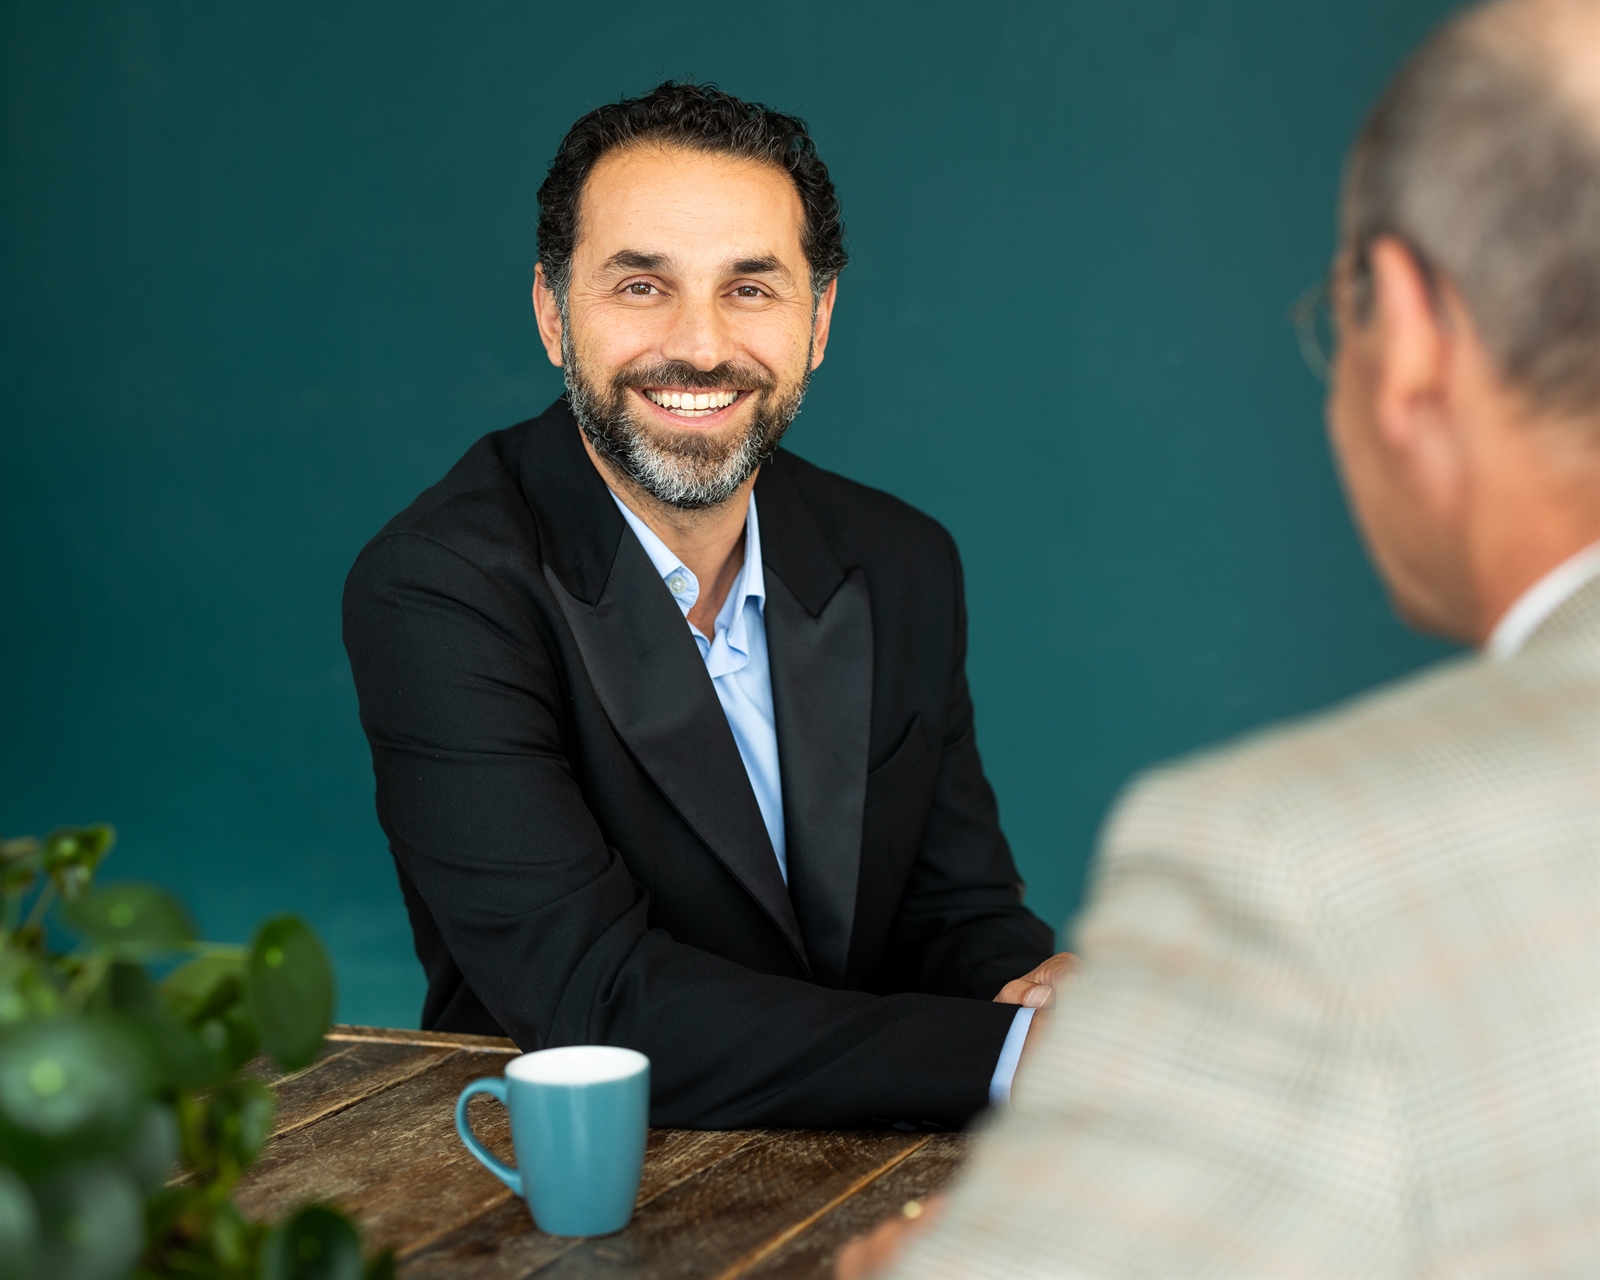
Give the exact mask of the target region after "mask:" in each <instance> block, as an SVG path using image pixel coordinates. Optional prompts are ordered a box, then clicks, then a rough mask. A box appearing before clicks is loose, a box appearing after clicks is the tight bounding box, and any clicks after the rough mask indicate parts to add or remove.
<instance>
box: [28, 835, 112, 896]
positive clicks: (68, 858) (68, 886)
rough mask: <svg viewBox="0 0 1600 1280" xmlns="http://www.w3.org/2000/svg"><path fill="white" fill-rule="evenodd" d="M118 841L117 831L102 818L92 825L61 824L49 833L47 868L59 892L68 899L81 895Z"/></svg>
mask: <svg viewBox="0 0 1600 1280" xmlns="http://www.w3.org/2000/svg"><path fill="white" fill-rule="evenodd" d="M116 842H117V833H116V831H115V830H113V829H112V828H111V827H109V826H107V825H106V824H105V823H103V822H102V823H99V824H98V825H96V826H92V827H59V828H57V829H56V830H55V831H52V832H51V833H50V834H49V835H48V836H46V837H45V839H44V855H43V862H44V868H45V870H46V871H48V872H49V873H50V877H51V879H52V880H54V881H55V885H56V890H57V892H59V893H60V894H61V896H62V897H63V898H65V899H66V900H67V901H68V902H72V901H74V900H76V899H77V898H78V897H79V896H81V895H82V894H83V893H84V891H85V890H87V889H88V887H89V885H90V884H92V883H93V881H94V873H95V870H96V869H97V868H98V867H99V866H100V863H101V862H103V861H104V860H105V856H106V854H108V853H110V852H111V846H112V845H114V844H116Z"/></svg>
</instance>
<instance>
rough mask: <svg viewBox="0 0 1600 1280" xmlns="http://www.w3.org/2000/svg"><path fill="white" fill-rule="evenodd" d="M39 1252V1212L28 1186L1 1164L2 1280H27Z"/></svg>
mask: <svg viewBox="0 0 1600 1280" xmlns="http://www.w3.org/2000/svg"><path fill="white" fill-rule="evenodd" d="M38 1252H39V1210H38V1209H37V1208H36V1207H35V1205H34V1203H33V1194H32V1193H31V1192H30V1191H29V1190H28V1184H27V1183H26V1182H24V1181H23V1180H22V1179H21V1178H19V1177H18V1176H17V1175H16V1174H15V1173H14V1172H12V1171H11V1170H10V1169H8V1168H6V1167H5V1165H3V1164H0V1280H28V1278H29V1277H30V1276H32V1275H33V1274H34V1269H33V1264H34V1260H35V1259H36V1257H37V1256H38Z"/></svg>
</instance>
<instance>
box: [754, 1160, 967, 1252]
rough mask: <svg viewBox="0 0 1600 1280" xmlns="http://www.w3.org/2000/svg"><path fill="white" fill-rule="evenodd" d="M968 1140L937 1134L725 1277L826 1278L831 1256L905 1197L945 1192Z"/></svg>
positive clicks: (894, 1210)
mask: <svg viewBox="0 0 1600 1280" xmlns="http://www.w3.org/2000/svg"><path fill="white" fill-rule="evenodd" d="M967 1144H968V1139H967V1136H966V1135H965V1134H961V1133H941V1134H936V1135H935V1136H934V1137H933V1138H931V1139H930V1140H929V1141H928V1143H927V1144H926V1145H925V1146H922V1147H919V1148H917V1150H915V1151H913V1152H912V1153H911V1154H910V1155H908V1156H907V1157H906V1158H905V1159H904V1160H902V1161H901V1162H900V1163H899V1164H897V1165H895V1166H894V1167H893V1168H891V1169H889V1170H888V1171H887V1172H885V1173H884V1174H883V1175H882V1176H881V1177H877V1178H874V1179H873V1180H872V1181H871V1182H869V1183H867V1184H866V1186H864V1187H862V1188H861V1189H860V1190H859V1191H858V1192H856V1194H854V1195H852V1196H849V1197H847V1198H845V1199H844V1200H843V1201H841V1202H840V1203H838V1204H836V1205H835V1206H833V1207H832V1208H831V1209H829V1210H828V1211H827V1212H825V1213H822V1214H819V1215H818V1216H817V1218H816V1219H815V1221H813V1222H812V1223H810V1224H808V1225H807V1226H806V1228H805V1229H803V1230H801V1231H798V1232H795V1233H794V1234H793V1235H791V1236H787V1237H774V1239H773V1240H772V1241H771V1242H770V1243H769V1245H768V1246H767V1248H766V1250H765V1252H759V1253H756V1254H755V1255H753V1256H751V1257H749V1258H747V1259H744V1260H742V1261H741V1262H740V1263H739V1269H738V1270H730V1271H728V1272H727V1273H726V1274H727V1275H728V1276H730V1277H731V1276H734V1275H737V1276H738V1277H739V1280H827V1278H828V1277H830V1276H831V1275H832V1274H833V1255H834V1254H835V1253H837V1252H838V1250H839V1246H840V1245H842V1244H843V1243H844V1242H845V1241H846V1240H849V1239H850V1238H851V1237H852V1236H858V1235H863V1234H865V1233H866V1232H868V1231H870V1230H872V1228H873V1227H875V1226H877V1225H878V1223H880V1222H882V1221H883V1220H884V1219H885V1218H892V1217H894V1216H895V1215H896V1214H898V1213H900V1212H901V1210H902V1209H903V1207H904V1206H905V1203H906V1201H908V1200H926V1199H927V1198H928V1197H929V1196H933V1195H937V1194H938V1193H939V1192H941V1191H943V1190H944V1189H945V1188H946V1187H947V1186H948V1185H949V1184H950V1181H951V1179H952V1178H954V1177H955V1175H956V1173H957V1171H958V1170H959V1169H960V1167H961V1162H962V1159H963V1157H964V1156H965V1155H966V1151H967Z"/></svg>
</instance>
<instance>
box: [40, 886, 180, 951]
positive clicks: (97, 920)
mask: <svg viewBox="0 0 1600 1280" xmlns="http://www.w3.org/2000/svg"><path fill="white" fill-rule="evenodd" d="M65 914H66V917H67V923H68V924H70V925H71V926H72V927H73V928H74V929H76V930H77V931H78V932H79V933H81V934H83V936H84V937H86V938H87V939H88V940H89V941H90V942H92V943H94V945H95V946H97V947H102V948H104V949H105V950H106V951H109V952H110V953H111V954H112V955H113V956H115V957H116V958H117V959H119V960H133V961H143V960H149V959H151V958H153V957H155V956H159V955H164V954H167V953H169V952H173V951H181V950H183V949H184V948H185V947H187V946H189V945H190V944H191V943H192V942H194V940H195V932H194V924H193V923H192V922H191V921H190V919H189V913H188V912H187V911H185V910H184V909H183V904H182V903H181V902H179V901H178V900H177V899H176V898H174V897H173V896H172V895H171V894H170V893H168V892H167V891H166V890H165V889H161V888H158V887H157V886H156V885H153V884H109V885H106V886H105V887H104V888H100V889H96V890H95V891H94V892H93V893H90V894H86V895H85V896H84V897H82V898H79V899H78V900H77V901H76V902H71V903H68V904H67V907H66V912H65Z"/></svg>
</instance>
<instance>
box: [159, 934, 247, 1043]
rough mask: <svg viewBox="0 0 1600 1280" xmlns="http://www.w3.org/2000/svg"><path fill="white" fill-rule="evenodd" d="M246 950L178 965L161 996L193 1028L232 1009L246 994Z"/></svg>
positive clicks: (163, 981)
mask: <svg viewBox="0 0 1600 1280" xmlns="http://www.w3.org/2000/svg"><path fill="white" fill-rule="evenodd" d="M244 972H245V951H244V948H243V947H240V948H239V949H238V951H237V952H236V953H234V952H210V953H208V954H206V955H203V956H196V957H195V958H194V959H193V960H190V961H188V962H187V963H186V964H181V965H179V966H178V967H177V968H176V969H174V970H173V971H172V972H171V973H169V974H168V975H167V976H166V978H165V979H163V980H162V983H161V994H162V995H164V996H166V997H167V1001H168V1003H169V1004H171V1005H172V1006H173V1008H174V1010H175V1011H176V1012H177V1013H178V1014H179V1015H180V1016H181V1017H182V1018H183V1019H184V1020H185V1021H187V1022H189V1023H190V1024H191V1025H193V1026H198V1025H199V1024H200V1023H202V1022H204V1021H206V1020H207V1019H208V1018H214V1017H216V1016H217V1015H218V1014H220V1013H222V1012H224V1011H225V1010H227V1009H229V1008H231V1007H232V1006H233V1005H234V1004H235V1003H237V1002H238V1001H239V1000H240V998H242V996H243V994H244Z"/></svg>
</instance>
